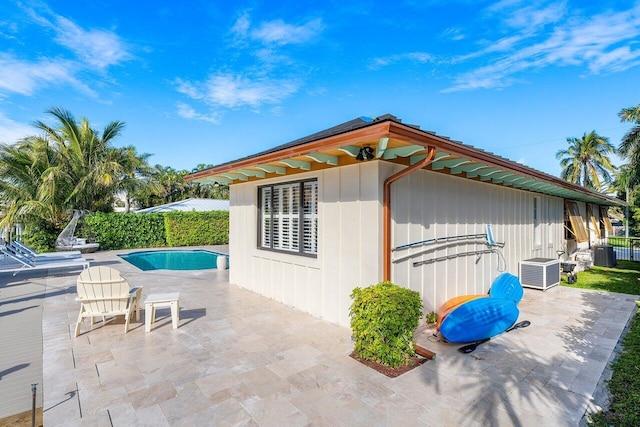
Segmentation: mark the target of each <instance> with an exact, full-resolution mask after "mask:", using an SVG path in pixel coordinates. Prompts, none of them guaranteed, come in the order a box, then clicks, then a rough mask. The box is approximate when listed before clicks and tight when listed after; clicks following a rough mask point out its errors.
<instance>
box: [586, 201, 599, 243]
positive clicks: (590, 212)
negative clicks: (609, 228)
mask: <svg viewBox="0 0 640 427" xmlns="http://www.w3.org/2000/svg"><path fill="white" fill-rule="evenodd" d="M587 217H588V218H589V221H590V222H591V225H593V231H594V232H595V233H596V237H597V238H598V239H600V238H602V233H600V224H598V220H596V217H595V216H594V215H593V208H592V207H591V205H587Z"/></svg>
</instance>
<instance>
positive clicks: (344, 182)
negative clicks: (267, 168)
mask: <svg viewBox="0 0 640 427" xmlns="http://www.w3.org/2000/svg"><path fill="white" fill-rule="evenodd" d="M401 169H402V166H398V165H394V164H391V163H386V162H379V161H377V162H368V163H361V164H357V165H350V166H343V167H338V168H329V169H325V170H320V171H314V172H305V173H299V174H295V175H291V176H286V177H279V178H273V179H268V180H267V179H265V180H259V181H256V182H247V183H239V184H234V185H232V186H231V189H230V226H231V230H230V237H229V254H230V259H231V269H230V273H229V274H230V276H229V279H230V282H231V283H234V284H237V285H239V286H241V287H244V288H247V289H250V290H252V291H254V292H257V293H259V294H261V295H264V296H267V297H269V298H273V299H275V300H277V301H280V302H282V303H284V304H287V305H290V306H293V307H296V308H298V309H300V310H302V311H305V312H307V313H309V314H311V315H314V316H316V317H319V318H322V319H325V320H328V321H331V322H334V323H337V324H340V325H343V326H349V306H350V305H351V299H350V294H351V292H352V290H353V288H354V287H356V286H359V287H365V286H370V285H372V284H375V283H377V282H379V281H380V280H381V279H382V238H383V236H382V233H383V222H382V197H383V195H382V192H383V183H384V180H385V179H386V178H387V177H389V176H391V175H392V174H393V173H395V172H397V171H399V170H401ZM310 178H317V180H318V216H319V223H318V256H317V257H316V258H312V257H305V256H299V255H294V254H287V253H279V252H272V251H267V250H261V249H258V248H257V240H258V235H257V233H258V207H257V203H258V187H259V186H262V185H268V184H277V183H285V182H291V181H296V180H303V179H310ZM534 198H537V199H538V206H539V208H540V212H539V214H540V227H541V229H540V244H539V245H535V244H534V225H533V203H534V202H533V200H534ZM391 202H392V247H396V246H400V245H404V244H408V243H412V242H416V241H421V240H427V239H433V238H444V237H451V236H461V235H467V234H484V233H485V224H491V226H492V230H493V235H494V237H495V240H496V241H498V242H505V243H506V244H505V247H504V248H502V249H500V251H501V253H502V254H503V256H504V260H502V259H499V258H498V255H496V254H484V255H482V256H481V257H480V258H479V259H477V258H476V257H475V256H465V257H460V258H456V259H450V260H445V261H439V262H435V263H433V264H426V265H421V266H417V267H414V266H413V263H414V262H416V261H421V260H427V259H429V258H432V257H433V258H435V257H441V256H447V255H451V254H454V253H457V252H467V251H472V250H476V249H477V250H482V249H486V248H487V246H486V245H485V244H484V243H483V241H484V238H480V239H479V241H477V242H467V243H465V244H457V245H447V244H444V245H432V246H431V248H436V247H437V248H436V249H435V250H433V251H431V252H427V253H425V254H422V255H420V256H416V257H413V258H408V259H405V260H404V261H400V262H393V263H392V270H391V273H392V276H391V280H392V281H393V282H394V283H396V284H398V285H400V286H403V287H407V288H410V289H413V290H415V291H418V292H420V294H421V296H422V300H423V304H424V312H425V313H428V312H430V311H435V310H437V308H438V307H439V306H440V305H441V304H442V303H443V302H444V301H446V300H447V299H449V298H452V297H455V296H458V295H465V294H485V293H486V292H487V291H488V289H489V287H490V285H491V282H492V281H493V279H495V277H497V276H498V274H500V272H499V271H498V268H499V267H501V268H504V267H505V265H506V271H508V272H510V273H513V274H516V275H517V274H518V262H519V261H521V260H524V259H528V258H534V257H544V258H556V257H557V254H556V251H557V250H560V249H562V245H563V242H564V240H563V237H564V234H563V218H564V202H563V200H562V199H561V198H557V197H550V196H545V195H541V194H534V193H530V192H526V191H522V190H518V189H514V188H510V187H503V186H497V185H491V184H488V183H483V182H479V181H473V180H469V179H463V178H460V177H456V176H450V175H445V174H441V173H437V172H431V171H423V170H422V171H417V172H414V173H412V174H410V175H409V176H406V177H404V178H402V179H400V180H399V181H397V182H396V183H394V184H393V185H392V201H391ZM423 249H426V247H425V248H417V249H416V250H411V251H404V252H401V251H396V252H394V253H393V255H392V260H397V259H398V258H399V257H400V256H403V255H406V254H409V253H412V252H419V251H420V250H423Z"/></svg>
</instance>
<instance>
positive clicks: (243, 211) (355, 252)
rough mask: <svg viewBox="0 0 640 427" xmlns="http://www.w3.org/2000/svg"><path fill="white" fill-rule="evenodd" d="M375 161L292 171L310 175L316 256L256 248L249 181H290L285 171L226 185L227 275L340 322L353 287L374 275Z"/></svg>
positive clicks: (377, 238)
mask: <svg viewBox="0 0 640 427" xmlns="http://www.w3.org/2000/svg"><path fill="white" fill-rule="evenodd" d="M378 164H379V162H371V163H365V164H360V165H353V166H346V167H341V168H331V169H326V170H323V171H318V172H310V173H305V174H299V175H296V176H295V180H299V179H307V178H314V177H315V178H317V179H318V192H319V206H318V213H319V225H318V227H319V230H318V232H319V250H318V256H317V258H310V257H304V256H299V255H294V254H287V253H277V252H271V251H265V250H259V249H257V237H256V236H257V215H258V210H257V208H256V206H255V205H256V204H257V194H258V193H257V187H258V186H259V185H265V184H272V183H278V182H288V181H292V180H294V179H293V178H292V177H280V178H275V179H272V180H262V181H258V182H256V183H253V182H248V183H242V184H235V185H232V186H231V206H233V211H232V213H231V217H232V219H231V224H232V229H233V231H232V235H233V239H231V238H230V256H231V259H232V261H231V263H232V266H234V267H236V268H232V269H231V271H230V281H231V282H232V283H235V284H237V285H239V286H242V287H245V288H247V289H251V290H253V291H255V292H258V293H260V294H262V295H265V296H267V297H269V298H273V299H275V300H277V301H280V302H283V303H285V304H288V305H291V306H294V307H297V308H299V309H300V310H304V311H306V312H308V313H310V314H313V315H315V316H318V317H321V318H324V319H327V320H329V321H332V322H335V323H339V324H342V325H345V326H348V325H349V307H350V305H351V299H350V295H351V292H352V290H353V288H354V287H356V286H360V287H363V286H369V285H372V284H375V283H377V281H378V280H379V279H380V275H381V267H380V262H381V256H382V255H381V250H380V245H381V242H382V234H381V233H382V230H381V213H382V210H381V198H382V187H381V182H380V173H379V169H378ZM239 228H243V229H244V230H243V231H240V230H238V229H239ZM245 266H249V268H244V267H245ZM247 270H250V271H248V272H247Z"/></svg>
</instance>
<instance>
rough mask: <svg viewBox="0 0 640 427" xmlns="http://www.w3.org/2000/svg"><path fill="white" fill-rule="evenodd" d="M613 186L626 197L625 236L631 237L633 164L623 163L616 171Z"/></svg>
mask: <svg viewBox="0 0 640 427" xmlns="http://www.w3.org/2000/svg"><path fill="white" fill-rule="evenodd" d="M612 186H613V188H615V189H616V190H617V192H618V197H620V198H622V195H623V194H624V197H625V199H626V202H627V205H626V206H625V211H624V223H625V237H629V206H630V204H631V203H632V192H633V190H632V186H633V183H632V177H631V165H628V164H626V165H622V166H620V167H619V168H618V171H617V172H616V178H615V180H614V181H613V185H612Z"/></svg>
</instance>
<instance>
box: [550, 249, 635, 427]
mask: <svg viewBox="0 0 640 427" xmlns="http://www.w3.org/2000/svg"><path fill="white" fill-rule="evenodd" d="M638 277H640V262H632V261H618V263H617V265H616V267H615V268H606V267H593V268H592V269H591V270H588V271H581V272H580V273H578V281H577V282H576V283H574V284H571V285H569V284H567V282H566V278H565V277H563V278H562V285H563V286H568V287H572V288H581V289H592V290H598V291H609V292H620V293H625V294H632V295H639V294H640V281H638ZM611 369H612V377H611V380H610V381H609V382H608V387H609V392H610V394H611V404H610V406H609V408H608V409H607V410H606V411H605V412H602V413H599V414H595V415H594V416H592V418H591V421H592V424H593V425H594V426H596V427H608V426H639V425H640V316H637V315H636V316H634V318H633V320H632V322H631V327H630V329H629V331H628V332H627V334H626V335H625V337H624V339H623V341H622V352H621V353H620V355H619V356H618V358H617V359H616V361H615V362H613V364H612V365H611Z"/></svg>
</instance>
